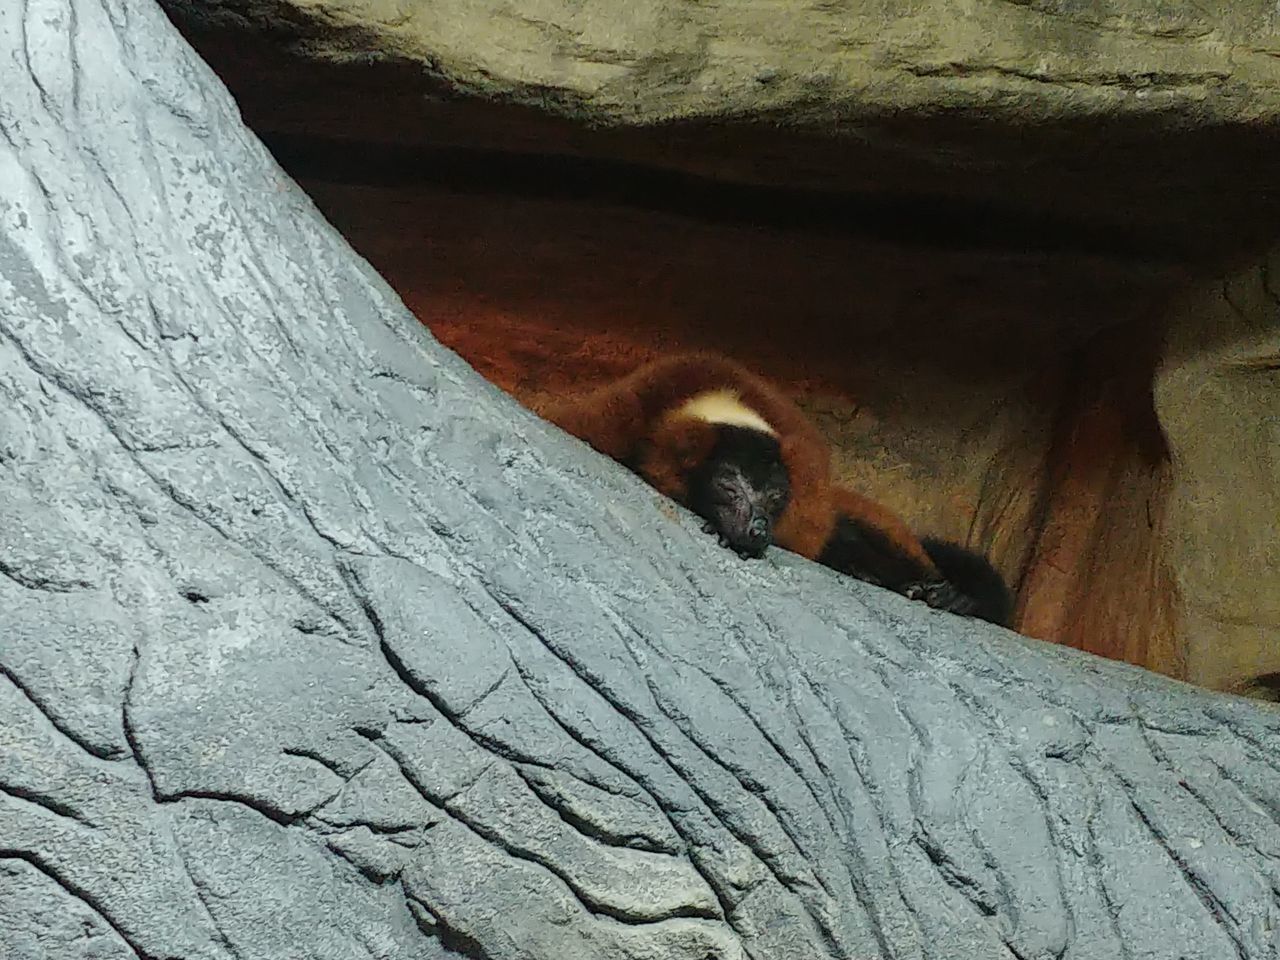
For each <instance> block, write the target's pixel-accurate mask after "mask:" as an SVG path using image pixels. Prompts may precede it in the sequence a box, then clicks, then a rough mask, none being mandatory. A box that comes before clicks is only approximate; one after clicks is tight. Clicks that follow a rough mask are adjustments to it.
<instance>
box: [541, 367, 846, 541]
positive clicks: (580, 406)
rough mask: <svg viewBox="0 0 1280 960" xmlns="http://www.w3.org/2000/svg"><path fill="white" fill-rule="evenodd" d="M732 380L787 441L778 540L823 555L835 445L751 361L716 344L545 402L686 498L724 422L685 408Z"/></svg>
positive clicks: (555, 417) (609, 451) (548, 410)
mask: <svg viewBox="0 0 1280 960" xmlns="http://www.w3.org/2000/svg"><path fill="white" fill-rule="evenodd" d="M724 388H727V389H731V390H733V391H735V392H736V393H737V395H738V397H739V398H740V399H741V401H742V403H743V404H744V405H745V406H747V407H750V408H751V409H752V410H754V411H756V412H757V413H758V414H759V415H760V416H761V417H763V418H764V419H765V420H767V421H768V422H769V424H770V425H771V426H772V427H773V429H774V430H775V431H776V433H777V437H778V442H779V445H780V446H781V448H782V461H783V463H784V464H785V465H786V468H787V473H788V474H789V476H790V481H791V501H790V503H789V504H788V505H787V508H786V510H785V511H784V512H783V514H782V516H781V517H780V518H779V520H778V524H777V526H776V527H775V529H774V542H775V543H776V544H778V546H780V547H783V548H784V549H787V550H791V551H794V552H795V553H798V554H800V555H801V556H803V557H808V558H809V559H814V558H816V557H817V556H818V555H819V554H820V553H821V552H822V548H823V547H824V546H825V545H826V542H827V540H828V538H829V537H830V536H831V531H832V529H833V528H834V526H835V516H836V514H835V507H834V504H833V501H832V487H831V450H830V447H829V446H828V445H827V442H826V440H824V439H823V437H822V434H821V433H819V432H818V430H817V428H816V427H814V425H813V424H812V423H810V422H809V419H808V418H807V417H806V416H805V415H804V413H803V411H801V410H800V408H799V407H797V406H796V405H795V403H793V402H792V401H791V400H790V399H788V398H787V397H785V396H783V395H782V393H780V392H779V391H778V390H777V389H775V388H774V387H773V386H772V385H770V384H769V383H768V382H766V381H765V380H763V379H762V378H760V377H758V376H756V375H755V374H753V373H752V372H751V371H749V370H747V369H746V368H745V367H743V366H742V365H741V364H738V363H735V362H733V361H732V360H728V359H726V358H725V357H722V356H719V355H717V354H713V353H684V354H678V355H675V356H671V357H667V358H664V359H662V360H657V361H655V362H653V363H650V364H646V365H645V366H643V367H640V368H639V369H637V370H634V371H633V372H631V373H630V374H627V375H626V376H624V377H622V378H621V379H618V380H615V381H613V382H612V383H608V384H606V385H604V386H602V387H599V388H597V389H595V390H591V391H589V392H587V393H584V394H581V395H578V396H574V397H558V398H556V399H554V400H551V401H549V402H547V403H543V404H541V405H539V406H537V407H536V410H537V412H538V413H539V414H540V415H541V416H543V417H544V418H546V419H547V420H550V421H551V422H552V423H555V424H556V425H558V426H559V427H560V428H561V429H563V430H566V431H567V432H569V433H572V434H573V435H574V436H576V437H578V438H580V439H582V440H585V441H586V442H587V443H589V444H591V446H593V447H595V449H597V450H599V451H600V452H601V453H603V454H606V455H607V456H610V457H612V458H613V459H615V460H618V461H619V462H621V463H625V464H627V465H629V466H631V467H632V468H633V469H635V470H636V471H637V472H638V473H640V475H641V476H643V477H644V478H645V479H646V480H648V482H649V483H650V484H651V485H652V486H653V487H655V488H656V489H658V490H660V491H661V492H662V493H665V494H666V495H667V496H670V497H672V498H673V499H675V500H680V501H682V502H683V501H684V497H685V477H686V476H687V474H688V473H689V471H690V470H691V469H692V468H693V467H695V466H697V464H698V463H699V462H701V461H702V460H705V459H706V457H707V455H708V454H709V452H710V450H711V445H712V443H713V442H714V439H715V428H714V427H712V426H711V425H710V424H708V423H706V422H704V421H701V420H697V419H695V418H693V417H689V416H685V415H682V414H680V412H679V410H680V408H681V407H682V406H683V405H684V404H685V402H686V401H688V400H690V399H692V398H693V397H695V396H697V395H698V394H701V393H705V392H707V391H709V390H716V389H724Z"/></svg>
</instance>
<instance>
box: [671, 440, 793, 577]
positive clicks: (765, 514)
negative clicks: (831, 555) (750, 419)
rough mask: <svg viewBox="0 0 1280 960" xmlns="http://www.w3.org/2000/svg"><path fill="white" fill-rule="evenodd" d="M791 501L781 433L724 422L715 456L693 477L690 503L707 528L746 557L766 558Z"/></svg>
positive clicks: (715, 448) (690, 482) (789, 482)
mask: <svg viewBox="0 0 1280 960" xmlns="http://www.w3.org/2000/svg"><path fill="white" fill-rule="evenodd" d="M790 499H791V481H790V477H789V476H788V474H787V468H786V466H785V465H784V464H783V462H782V450H781V448H780V447H779V446H778V440H777V438H776V437H772V436H770V435H769V434H767V433H762V432H761V431H759V430H752V429H750V428H749V427H738V426H730V425H725V424H721V425H718V426H717V427H716V444H715V447H714V448H713V449H712V451H711V456H709V457H708V458H707V460H706V461H705V462H704V463H703V464H702V466H700V467H699V468H698V469H697V470H696V471H694V473H693V474H692V475H691V476H690V477H689V506H690V508H691V509H692V510H693V511H694V512H695V513H697V514H698V515H699V516H701V517H702V518H703V519H704V520H706V521H707V524H706V526H705V527H704V529H705V530H706V531H707V532H708V533H715V534H718V535H719V536H720V543H721V544H722V545H724V546H726V547H729V548H730V549H732V550H734V551H736V552H737V553H738V555H739V556H742V557H758V556H761V555H762V554H763V553H764V552H765V550H766V548H768V546H769V544H770V543H772V542H773V528H774V525H775V524H776V523H777V522H778V518H779V517H781V516H782V512H783V511H784V510H786V508H787V503H788V502H789V501H790Z"/></svg>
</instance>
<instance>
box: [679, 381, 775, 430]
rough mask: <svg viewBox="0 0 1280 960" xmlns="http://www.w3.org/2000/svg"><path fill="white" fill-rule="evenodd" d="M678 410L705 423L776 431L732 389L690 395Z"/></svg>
mask: <svg viewBox="0 0 1280 960" xmlns="http://www.w3.org/2000/svg"><path fill="white" fill-rule="evenodd" d="M680 412H681V413H682V414H684V415H685V416H689V417H693V418H694V419H696V420H704V421H706V422H707V423H723V424H726V425H727V426H731V427H748V428H750V429H752V430H759V431H760V432H761V433H767V434H769V435H770V436H775V435H776V434H777V431H776V430H774V429H773V426H772V424H770V423H769V421H768V420H766V419H765V418H764V417H762V416H760V414H758V413H756V412H755V411H754V410H752V409H751V408H750V407H748V406H747V405H746V404H745V403H743V402H742V400H741V399H739V397H738V395H737V394H736V393H734V392H733V391H732V390H709V391H707V392H706V393H700V394H698V395H697V396H695V397H690V398H689V400H688V401H687V402H686V403H685V405H684V406H683V407H681V408H680Z"/></svg>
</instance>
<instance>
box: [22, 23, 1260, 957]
mask: <svg viewBox="0 0 1280 960" xmlns="http://www.w3.org/2000/svg"><path fill="white" fill-rule="evenodd" d="M0 37H2V38H4V41H5V43H6V44H7V45H8V47H9V49H10V50H11V52H12V53H13V55H11V56H7V57H4V58H3V59H0V89H3V90H4V91H5V94H4V99H3V105H2V107H0V302H2V303H3V304H4V308H3V310H2V311H0V396H2V397H3V403H0V478H2V480H3V487H4V491H5V494H4V497H3V498H0V510H2V511H3V522H0V955H3V956H4V957H6V958H12V960H37V958H38V960H62V958H96V960H102V958H110V960H116V958H122V960H123V958H142V960H161V958H183V960H197V958H201V960H203V958H209V960H240V958H271V960H275V958H324V960H345V958H367V957H376V958H406V960H407V958H410V957H412V958H447V957H459V956H461V957H470V958H485V960H508V958H510V960H516V958H521V960H525V958H536V960H543V958H545V960H577V958H595V957H604V958H622V960H706V958H709V957H712V958H726V960H727V958H744V957H750V958H755V960H813V958H842V960H867V958H872V957H890V958H903V960H916V958H919V960H974V958H988V957H990V958H1020V960H1021V958H1050V957H1056V958H1067V960H1085V958H1090V960H1092V958H1098V960H1104V958H1105V960H1114V958H1169V960H1174V958H1180V960H1223V958H1232V957H1240V958H1264V957H1274V956H1276V955H1277V950H1278V948H1280V947H1278V945H1280V929H1278V928H1280V905H1278V904H1280V901H1278V894H1277V891H1278V890H1280V803H1278V802H1277V797H1278V796H1280V764H1278V763H1277V761H1276V759H1275V758H1276V753H1277V747H1278V746H1280V715H1277V714H1276V713H1275V712H1273V711H1269V710H1268V709H1267V708H1265V707H1262V706H1259V705H1257V704H1252V703H1249V702H1246V701H1242V700H1237V699H1231V698H1226V697H1222V696H1215V695H1212V694H1208V693H1204V692H1201V691H1196V690H1193V689H1191V688H1189V687H1185V686H1181V685H1177V684H1174V683H1171V682H1168V681H1164V680H1160V679H1157V678H1155V677H1153V676H1151V675H1148V674H1145V673H1143V672H1140V671H1138V670H1135V669H1133V668H1128V667H1124V666H1120V665H1117V664H1114V663H1108V662H1104V661H1100V660H1095V659H1092V658H1088V657H1085V656H1083V655H1080V654H1077V653H1073V652H1070V651H1066V650H1062V649H1059V648H1055V647H1049V646H1046V645H1041V644H1035V643H1032V642H1029V641H1024V640H1021V639H1018V638H1016V637H1013V636H1012V635H1010V634H1007V633H1004V632H1002V631H998V630H995V629H992V628H987V627H985V626H983V625H980V624H975V623H971V622H966V621H961V620H958V619H955V618H951V617H948V616H945V615H938V614H933V613H931V612H929V611H927V610H923V609H921V608H920V607H919V606H916V605H911V604H908V603H906V602H905V601H901V600H899V599H898V598H895V597H892V596H889V595H887V594H885V593H883V592H882V591H878V590H875V589H872V588H869V587H865V586H863V585H859V584H855V583H851V582H849V581H846V580H842V579H839V578H837V577H835V576H834V575H830V574H828V573H826V572H825V571H822V570H819V569H817V568H816V567H814V566H813V565H811V564H807V563H804V562H801V561H799V560H798V559H796V558H794V557H790V556H788V555H784V554H780V553H776V552H775V553H774V554H773V555H772V556H771V557H770V559H768V560H767V561H764V562H761V563H756V564H744V563H742V562H740V561H738V560H737V559H736V558H735V557H733V556H732V555H731V554H729V553H728V552H727V551H723V550H719V549H718V548H716V547H715V546H714V545H713V544H711V543H709V542H708V539H707V538H706V537H704V536H702V535H700V534H699V533H698V524H697V523H695V522H692V521H691V520H690V518H689V517H688V516H687V515H685V514H683V513H680V512H678V511H675V510H673V509H672V508H671V507H670V505H669V504H666V503H664V502H663V501H661V500H660V499H659V498H658V497H657V496H656V495H655V494H653V493H651V492H650V491H648V490H647V488H645V487H644V486H643V485H642V484H641V483H640V482H639V481H638V480H636V479H635V478H633V477H631V476H629V475H628V474H626V473H625V472H623V471H622V470H620V469H617V468H615V467H613V466H611V465H609V464H607V463H605V462H604V461H602V460H601V459H600V458H598V457H596V456H594V455H593V454H591V453H589V452H588V451H587V450H586V449H585V448H584V447H583V446H582V445H581V444H578V443H577V442H576V441H573V440H572V439H570V438H568V437H566V436H564V435H561V434H558V433H556V432H555V431H553V430H552V429H551V428H549V427H547V426H545V425H543V424H542V423H541V422H539V421H537V420H536V419H535V418H534V417H532V416H531V415H529V414H527V413H526V412H524V411H522V410H521V409H520V408H519V407H517V406H516V405H515V404H514V403H513V402H512V401H511V400H510V399H509V398H507V397H506V396H505V395H504V394H502V393H500V392H499V391H498V390H497V389H496V388H494V387H492V386H490V385H488V384H486V383H485V382H484V381H483V380H481V379H480V378H479V377H478V376H477V375H476V374H475V373H474V372H472V371H471V370H470V369H469V368H468V367H466V365H465V364H463V363H462V362H461V361H460V360H459V359H458V358H457V357H456V356H454V355H452V354H450V353H448V352H447V351H445V350H444V349H442V348H441V347H440V346H439V345H437V344H436V343H435V342H434V341H433V340H432V339H431V338H430V336H429V335H428V334H427V333H426V332H425V331H424V330H423V329H422V327H421V325H420V324H419V323H418V322H417V321H416V320H415V319H414V318H413V317H412V316H411V315H410V314H409V313H408V312H407V311H406V310H405V308H404V307H403V306H402V304H401V303H400V302H399V301H398V299H397V298H396V297H395V296H394V294H392V293H391V291H390V290H389V288H388V287H387V286H386V285H385V283H383V282H382V281H381V280H380V279H379V278H378V277H377V276H376V275H375V274H374V273H373V272H372V270H370V269H369V267H368V266H367V265H366V264H364V263H363V262H361V261H360V260H359V259H358V258H357V257H356V256H355V255H354V254H353V253H352V252H351V250H350V249H349V248H348V247H347V245H346V244H345V243H344V242H343V241H342V240H341V239H340V238H339V237H338V236H337V235H336V234H335V233H334V231H333V230H332V229H331V228H330V227H329V226H328V225H327V224H325V223H324V222H323V220H322V219H321V218H320V217H319V215H318V214H317V213H316V211H315V208H314V207H313V206H312V204H311V202H310V201H309V200H308V199H307V198H306V197H305V196H304V195H303V194H302V193H301V192H300V191H299V190H298V189H297V187H296V186H295V185H294V184H293V183H292V182H291V181H290V180H288V178H286V177H285V176H284V175H283V174H282V173H281V172H280V170H279V168H278V167H277V166H276V165H275V164H274V163H273V162H272V160H271V159H270V157H269V155H268V154H267V153H266V151H265V150H264V149H263V148H262V146H261V145H260V144H259V143H258V142H257V141H256V140H255V139H254V138H253V137H252V136H251V135H250V134H249V133H248V132H247V131H246V129H245V128H244V127H243V126H242V124H241V122H240V119H239V117H238V114H237V112H236V110H235V107H234V105H233V104H232V101H231V99H230V97H229V96H228V94H227V93H226V91H225V90H224V89H223V87H222V86H221V84H220V83H219V82H218V81H217V80H216V79H215V77H214V76H213V74H212V73H211V72H210V71H209V70H208V69H207V68H206V67H205V65H204V64H203V63H202V62H200V61H199V60H198V59H197V58H196V57H195V55H194V54H193V53H192V52H191V50H190V49H189V48H188V47H187V46H186V44H185V43H184V42H183V41H182V40H181V39H180V38H179V36H178V34H177V33H176V32H175V31H174V30H173V29H172V28H171V26H170V25H169V24H168V22H167V21H166V20H165V19H164V17H163V15H162V14H161V12H160V10H159V8H158V7H156V6H155V5H154V4H152V3H151V2H149V0H69V2H65V3H49V2H43V0H39V2H37V0H30V2H20V3H10V4H5V5H3V6H0Z"/></svg>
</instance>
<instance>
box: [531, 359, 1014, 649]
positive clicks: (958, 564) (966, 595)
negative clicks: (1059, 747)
mask: <svg viewBox="0 0 1280 960" xmlns="http://www.w3.org/2000/svg"><path fill="white" fill-rule="evenodd" d="M534 409H535V410H536V412H537V413H539V414H540V415H541V416H542V417H544V418H545V419H547V420H550V421H551V422H552V423H554V424H556V425H557V426H559V427H560V428H561V429H563V430H565V431H567V432H568V433H572V434H573V435H574V436H576V437H578V438H579V439H581V440H584V441H586V442H587V443H589V444H590V445H591V446H592V447H594V448H595V449H596V450H598V451H599V452H601V453H603V454H605V455H606V456H609V457H612V458H613V459H614V460H617V461H618V462H619V463H621V464H623V465H624V466H626V467H627V468H628V469H630V470H632V471H634V472H635V473H637V474H639V475H640V476H641V477H643V478H644V479H645V480H646V481H647V482H648V483H649V484H650V485H651V486H653V487H654V488H655V489H657V490H658V491H660V492H661V493H664V494H666V495H667V496H669V497H671V498H672V499H673V500H675V501H677V502H678V503H681V504H683V505H684V506H686V507H688V508H689V509H690V510H692V511H693V512H694V513H696V514H698V515H699V516H701V517H702V518H703V520H704V521H705V524H704V526H703V529H704V530H705V531H706V532H708V533H715V534H717V535H718V536H719V538H720V542H721V543H722V544H723V545H725V546H727V547H730V548H731V549H733V550H734V551H736V552H737V553H738V554H739V555H740V556H743V557H758V556H760V555H762V554H763V553H764V551H765V550H766V549H767V548H768V546H769V545H770V544H771V543H776V544H777V545H778V546H780V547H782V548H784V549H786V550H791V551H793V552H795V553H798V554H800V555H801V556H803V557H806V558H808V559H810V560H817V561H818V562H819V563H822V564H824V565H826V566H828V567H831V568H832V569H834V570H838V571H840V572H842V573H845V574H848V575H849V576H852V577H855V578H857V579H859V580H864V581H867V582H869V583H874V584H877V585H879V586H883V587H886V588H887V589H890V590H894V591H896V592H897V593H900V594H902V595H904V596H906V597H910V598H912V599H917V600H923V601H924V602H925V603H927V604H928V605H929V606H931V607H935V608H937V609H941V610H948V611H951V612H953V613H958V614H961V615H964V616H972V617H977V618H979V619H983V620H990V621H991V622H993V623H999V624H1004V623H1006V622H1007V620H1008V617H1009V613H1010V606H1011V604H1010V596H1009V591H1008V589H1007V587H1006V586H1005V584H1004V581H1003V580H1002V579H1001V577H1000V575H999V573H997V572H996V571H995V569H994V568H993V567H992V566H991V564H990V563H989V562H988V561H987V560H986V559H985V558H984V557H982V556H980V555H978V554H975V553H972V552H970V551H968V550H966V549H965V548H963V547H961V546H959V545H958V544H954V543H948V542H945V541H941V540H933V539H925V540H920V539H919V538H917V537H916V536H915V535H914V534H913V533H912V532H911V530H910V529H909V528H908V527H907V525H906V523H904V522H903V521H902V519H901V518H900V517H898V516H897V515H895V514H894V513H893V512H892V511H890V510H889V509H887V508H886V507H884V506H882V505H880V504H878V503H875V502H874V501H872V500H869V499H867V498H866V497H864V496H862V495H861V494H859V493H857V492H855V491H853V490H850V489H848V488H845V487H839V486H836V485H835V484H833V483H832V480H831V450H830V447H829V445H828V444H827V442H826V441H825V439H824V438H823V437H822V435H821V433H819V432H818V430H817V428H816V427H815V426H814V425H813V424H812V423H811V422H810V421H809V418H808V417H807V416H805V414H804V412H803V411H801V410H800V408H799V407H798V406H796V404H795V403H793V402H792V401H791V400H790V399H788V398H787V397H785V396H783V395H782V393H781V392H780V391H778V390H777V389H775V388H774V387H773V386H772V385H771V384H769V383H768V382H767V381H765V380H764V379H762V378H760V377H758V376H756V375H755V374H753V373H751V372H750V371H749V370H747V369H746V368H745V367H743V366H742V365H740V364H738V363H735V362H734V361H731V360H728V359H727V358H725V357H722V356H719V355H716V354H712V353H684V354H678V355H674V356H670V357H666V358H663V359H661V360H657V361H654V362H653V363H649V364H646V365H644V366H642V367H640V368H639V369H637V370H634V371H632V372H631V373H629V374H627V375H626V376H623V377H621V378H620V379H618V380H615V381H613V382H611V383H608V384H605V385H603V386H601V387H599V388H597V389H595V390H591V391H588V392H585V393H583V394H580V395H577V396H557V397H554V398H552V399H550V400H548V401H546V402H544V403H541V404H534Z"/></svg>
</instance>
